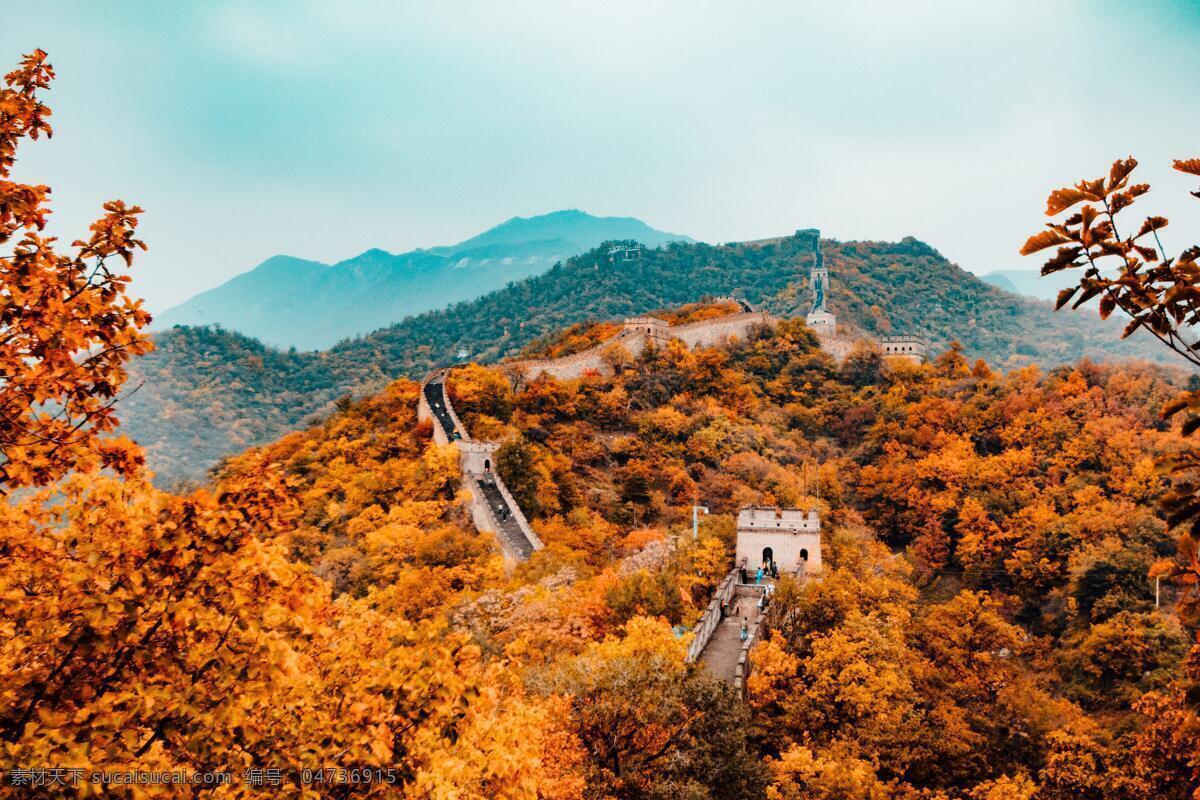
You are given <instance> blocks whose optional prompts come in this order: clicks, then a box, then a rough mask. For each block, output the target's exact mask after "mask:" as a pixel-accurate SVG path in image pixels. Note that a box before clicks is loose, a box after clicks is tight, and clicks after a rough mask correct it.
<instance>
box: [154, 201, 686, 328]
mask: <svg viewBox="0 0 1200 800" xmlns="http://www.w3.org/2000/svg"><path fill="white" fill-rule="evenodd" d="M612 239H636V240H637V241H639V242H642V243H643V244H646V245H649V246H651V247H657V246H659V245H663V244H666V243H667V242H671V241H687V242H690V241H692V240H691V239H689V238H688V237H686V236H681V235H678V234H673V233H665V232H663V231H659V230H655V229H654V228H651V227H650V226H649V225H646V224H645V223H644V222H642V221H640V220H637V219H634V218H632V217H594V216H592V215H591V214H586V213H584V212H582V211H575V210H569V211H556V212H554V213H552V214H543V215H540V216H536V217H528V218H523V217H514V218H513V219H510V220H509V221H508V222H505V223H502V224H500V225H497V226H496V227H494V228H492V229H490V230H487V231H484V232H483V233H481V234H479V235H478V236H474V237H472V238H470V239H467V240H466V241H464V242H460V243H459V244H456V245H451V246H445V247H434V248H431V249H429V250H414V251H412V252H409V253H400V254H392V253H388V252H386V251H383V250H377V249H375V250H368V251H366V252H365V253H362V254H361V255H358V256H355V257H354V258H351V259H347V260H346V261H342V262H339V263H337V264H334V265H332V266H330V265H327V264H322V263H320V262H317V261H305V260H303V259H299V258H294V257H292V256H274V257H272V258H269V259H267V260H266V261H264V262H263V263H262V264H260V265H259V266H257V267H255V268H254V269H252V270H250V271H249V272H246V273H243V274H241V275H238V276H237V277H236V278H233V279H231V280H229V281H227V282H226V283H224V284H222V285H221V286H218V287H216V288H215V289H210V290H208V291H206V292H202V293H201V294H198V295H196V296H195V297H193V298H192V299H190V300H188V301H186V302H184V303H182V304H181V305H178V306H175V307H174V308H171V309H169V310H168V311H166V312H164V313H163V314H161V315H160V316H159V317H158V318H157V319H156V320H155V322H154V329H155V330H160V331H161V330H167V329H169V328H172V327H174V326H176V325H213V324H216V325H220V326H222V327H224V328H228V329H230V330H235V331H237V332H239V333H243V334H246V335H247V336H252V337H255V338H257V339H261V340H262V341H264V342H267V343H269V344H272V345H275V346H278V347H285V348H286V347H295V348H298V349H300V350H317V349H322V348H326V347H330V346H332V345H333V344H335V343H337V342H338V341H341V340H342V339H345V338H347V337H349V336H355V335H358V334H362V333H367V332H368V331H372V330H376V329H378V328H382V327H385V326H387V325H391V324H393V323H395V322H398V321H400V320H402V319H404V318H405V317H408V316H412V315H414V314H420V313H422V312H424V311H429V310H431V309H435V308H442V307H444V306H447V305H450V304H452V303H457V302H461V301H464V300H473V299H475V298H476V297H479V296H481V295H484V294H487V293H488V292H490V291H494V290H496V289H499V288H501V287H503V286H504V285H505V284H507V283H510V282H512V281H516V280H521V279H523V278H528V277H530V276H532V275H538V274H541V273H543V272H545V271H546V270H548V269H549V268H550V267H552V266H553V265H554V264H556V263H557V262H559V261H562V260H563V259H566V258H569V257H571V256H574V255H577V254H579V253H583V252H585V251H587V250H589V249H591V248H593V247H595V246H596V245H598V244H600V243H601V242H603V241H608V240H612Z"/></svg>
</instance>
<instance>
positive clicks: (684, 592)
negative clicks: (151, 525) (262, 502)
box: [218, 323, 1197, 800]
mask: <svg viewBox="0 0 1200 800" xmlns="http://www.w3.org/2000/svg"><path fill="white" fill-rule="evenodd" d="M570 338H571V336H570V334H567V335H565V336H564V337H562V341H570ZM1181 380H1182V378H1181V376H1179V375H1178V374H1176V373H1173V372H1170V371H1166V370H1164V369H1162V368H1158V367H1152V366H1138V365H1098V364H1094V363H1091V362H1087V361H1084V362H1081V363H1080V364H1078V365H1076V366H1074V367H1060V368H1055V369H1054V370H1051V371H1049V372H1044V371H1042V370H1041V369H1039V368H1038V367H1036V366H1029V367H1025V368H1022V369H1017V370H1013V371H1011V372H1009V373H1007V374H1002V373H999V372H996V371H993V370H992V369H990V368H989V367H988V366H987V365H986V364H985V363H984V362H982V361H977V362H975V363H973V364H972V363H970V362H969V361H967V360H966V359H965V358H964V357H963V356H962V355H961V353H960V352H959V351H958V350H957V349H956V348H955V349H951V350H949V351H948V352H947V353H946V354H945V355H943V356H942V357H940V358H938V359H937V360H936V361H935V362H934V363H932V364H928V365H925V366H919V367H918V366H911V365H906V364H900V363H891V364H885V363H884V362H883V360H882V359H881V358H880V357H879V356H878V354H877V353H875V352H873V351H871V350H869V349H865V348H864V349H860V350H859V351H857V352H856V353H854V354H853V355H852V356H851V358H850V359H848V360H847V362H846V363H845V364H843V365H838V364H837V363H835V362H834V361H832V360H831V359H830V358H829V357H828V356H827V355H826V354H825V353H823V352H822V351H821V350H820V349H819V347H818V346H817V343H816V340H815V338H814V337H813V336H812V334H811V333H810V332H809V331H808V330H807V329H806V328H805V327H804V326H803V325H802V324H800V323H784V324H783V325H781V326H780V327H779V328H778V330H776V331H774V332H763V333H761V334H759V335H758V336H757V337H756V338H754V340H753V341H747V342H740V343H735V344H733V345H731V346H728V347H724V348H716V349H704V350H697V351H689V350H687V349H686V348H683V347H681V346H679V345H678V344H677V343H676V344H672V345H669V346H667V347H665V348H662V349H657V350H656V349H653V348H651V349H650V350H648V351H647V352H646V353H644V354H643V355H642V356H641V357H639V358H638V359H636V361H635V362H634V363H632V364H631V365H629V366H627V367H626V368H623V369H622V370H621V372H620V373H619V374H617V375H615V376H612V377H607V378H605V377H600V376H591V377H585V378H583V379H581V380H578V381H569V382H559V381H555V380H552V379H549V378H545V377H543V378H540V379H537V380H534V381H533V382H531V383H529V384H528V385H527V386H525V387H523V388H522V389H521V390H520V391H514V390H513V388H512V385H511V384H510V382H509V379H508V377H506V376H505V375H504V373H503V372H502V371H501V370H499V369H495V368H489V367H484V366H477V365H469V366H466V367H462V368H459V369H457V370H455V371H454V372H452V373H451V376H450V383H449V390H450V393H451V397H452V398H453V400H454V403H455V407H456V409H458V411H459V412H460V415H461V416H462V418H463V421H464V423H465V424H466V426H467V427H468V429H469V430H471V432H472V434H473V435H474V436H477V437H479V438H492V439H498V440H500V441H502V442H503V443H504V444H503V446H502V448H501V450H500V451H499V452H498V453H497V468H498V469H499V470H500V472H501V474H502V476H503V477H504V479H505V481H506V482H507V483H508V485H509V487H510V489H511V490H512V492H513V494H514V495H515V496H516V497H517V499H518V500H519V502H520V504H521V506H522V508H523V509H524V510H525V511H526V513H527V515H528V516H529V517H530V518H531V520H532V522H533V525H534V527H535V529H536V530H537V532H538V534H539V536H540V537H541V539H542V540H543V541H544V542H545V543H546V548H545V549H544V550H542V551H540V552H538V553H537V554H536V555H535V556H534V557H533V558H532V559H531V560H530V561H529V562H527V563H525V564H523V565H521V567H520V568H519V569H518V570H517V571H516V573H515V574H513V575H512V576H510V577H506V576H505V575H504V574H503V571H502V570H498V568H497V566H496V561H495V555H494V553H495V551H494V548H493V546H492V545H491V543H490V542H488V541H487V540H486V538H483V537H480V536H479V535H478V534H475V533H474V531H473V529H472V528H471V526H470V522H469V519H468V518H467V516H466V514H465V511H464V510H463V508H462V506H461V505H460V503H461V496H460V495H458V494H457V491H458V484H457V477H456V457H455V455H454V453H453V451H452V450H447V451H443V450H439V449H438V448H431V447H430V446H429V445H428V437H429V427H428V425H416V424H415V421H414V420H415V418H414V416H413V414H414V410H413V409H414V406H415V401H416V394H417V386H416V384H414V383H412V382H409V381H400V382H398V383H396V384H393V385H392V386H391V387H390V388H389V389H388V390H387V391H386V392H385V393H383V394H381V395H379V396H377V397H373V398H367V399H364V400H361V401H357V402H353V403H349V404H347V405H345V406H344V407H343V409H342V410H341V411H339V412H337V413H335V414H334V415H333V416H331V417H330V418H329V419H328V420H327V421H325V422H324V423H323V424H322V425H321V426H319V427H316V428H313V429H310V430H308V431H306V432H302V433H294V434H291V435H289V436H287V437H285V438H284V439H282V440H280V441H279V442H278V443H276V444H273V445H270V446H268V447H265V448H261V449H256V450H251V451H249V452H247V453H246V454H244V455H242V456H239V457H238V458H236V459H233V460H231V461H229V462H228V463H227V464H226V465H225V467H224V468H223V470H222V472H221V474H220V476H219V478H218V485H228V484H233V485H236V484H237V483H238V482H240V481H242V480H246V479H249V477H250V476H253V475H255V474H259V473H261V472H262V471H263V470H268V469H272V468H281V469H283V471H284V472H285V473H287V474H289V475H291V476H293V485H294V486H295V489H294V491H295V492H296V498H297V500H298V502H299V504H300V508H301V516H300V518H301V520H302V523H301V524H300V525H299V526H298V527H297V528H296V529H294V530H293V531H292V532H290V533H288V534H287V535H286V536H285V537H284V538H283V539H281V542H282V543H283V544H284V546H285V548H286V550H287V551H288V552H289V553H290V555H291V557H292V558H294V559H296V560H298V561H301V562H304V563H308V564H311V565H313V566H314V568H315V572H316V574H317V575H319V576H321V577H322V578H324V579H326V580H329V581H330V582H331V583H332V585H333V588H334V591H335V592H341V593H346V594H347V595H348V596H350V597H359V598H363V599H364V601H367V602H386V603H387V608H388V609H389V610H390V612H391V613H396V614H401V615H403V616H405V617H407V618H410V619H412V620H414V621H420V620H429V619H436V618H440V617H442V616H446V617H448V618H449V619H450V620H451V624H452V626H461V628H462V629H463V630H465V631H468V632H470V635H471V636H472V637H473V641H474V642H476V643H477V645H478V646H479V647H480V648H481V649H482V651H483V652H484V653H487V654H491V657H493V658H497V659H502V660H503V662H504V663H505V664H507V668H508V669H510V670H513V671H515V673H517V674H520V675H523V676H524V678H523V680H524V681H525V685H526V686H527V687H528V688H529V690H530V691H533V692H534V693H535V694H537V693H550V694H554V693H556V692H567V693H568V694H569V695H570V696H572V697H575V698H576V701H575V702H573V703H572V704H571V705H570V709H571V711H570V714H569V715H568V717H567V718H566V720H567V721H566V724H567V727H568V728H569V730H570V731H571V733H572V734H573V735H574V736H575V737H577V742H578V743H580V744H581V745H582V747H583V753H582V755H581V761H580V764H579V766H580V769H581V770H582V774H583V776H584V781H585V785H586V788H585V789H584V790H583V792H584V796H586V797H602V796H615V797H642V796H660V795H661V796H695V797H755V796H761V795H760V792H762V791H764V789H763V787H764V786H769V787H770V788H769V792H770V793H771V794H770V796H771V797H795V798H801V797H830V798H835V797H836V798H841V797H863V798H875V797H905V798H908V797H911V798H917V797H942V798H964V800H966V798H972V799H973V798H976V797H1004V798H1007V797H1018V798H1034V797H1037V798H1054V799H1055V800H1057V799H1058V798H1063V799H1064V800H1065V798H1074V797H1078V796H1081V795H1080V794H1079V793H1080V792H1084V794H1083V795H1082V796H1086V797H1098V798H1106V799H1107V798H1113V800H1116V798H1137V797H1144V798H1151V797H1179V798H1182V797H1185V796H1187V795H1186V792H1185V787H1187V786H1188V785H1189V783H1188V781H1189V780H1190V778H1189V775H1190V772H1189V771H1188V768H1187V767H1186V764H1187V761H1188V759H1189V758H1190V757H1191V755H1190V752H1189V750H1188V748H1190V747H1192V746H1194V743H1195V742H1196V741H1197V740H1196V739H1195V738H1194V737H1195V735H1196V734H1195V732H1194V729H1192V728H1187V727H1186V726H1185V727H1179V726H1178V724H1177V723H1178V722H1179V721H1180V720H1190V719H1191V718H1190V717H1188V716H1187V715H1188V714H1189V713H1190V712H1188V711H1187V709H1186V705H1185V704H1184V703H1183V694H1181V693H1182V692H1183V691H1184V688H1183V687H1184V686H1185V683H1184V681H1185V674H1186V672H1185V661H1184V658H1185V655H1186V653H1187V652H1188V645H1189V636H1190V633H1189V631H1187V630H1185V629H1184V628H1183V626H1182V625H1181V624H1180V622H1179V620H1178V619H1176V617H1175V616H1174V614H1172V613H1171V611H1170V608H1171V606H1170V600H1171V597H1172V596H1173V595H1172V590H1171V589H1170V587H1167V589H1166V590H1165V592H1164V595H1165V596H1166V598H1167V600H1168V602H1167V605H1166V606H1165V607H1164V608H1156V607H1155V593H1154V587H1153V583H1152V581H1151V580H1150V579H1149V578H1148V573H1149V571H1150V569H1151V567H1152V565H1154V564H1155V563H1157V562H1159V561H1162V560H1164V559H1169V558H1171V557H1172V554H1173V538H1172V535H1171V533H1170V531H1168V529H1167V526H1166V525H1165V524H1164V523H1163V522H1162V519H1161V517H1160V516H1159V514H1158V512H1157V510H1156V504H1157V501H1158V499H1159V497H1160V496H1161V494H1162V492H1163V486H1162V481H1161V479H1160V478H1159V477H1158V475H1157V474H1156V472H1155V469H1154V461H1155V459H1156V458H1158V457H1160V456H1162V455H1163V454H1166V453H1170V452H1171V451H1172V450H1173V449H1175V448H1177V447H1179V445H1180V438H1179V435H1178V433H1177V432H1176V431H1175V430H1173V429H1170V428H1168V427H1167V426H1165V425H1164V424H1163V423H1162V421H1161V420H1160V419H1159V418H1158V415H1157V408H1158V407H1159V405H1160V404H1161V403H1162V402H1163V400H1164V399H1165V398H1167V397H1170V396H1171V395H1172V393H1173V392H1175V391H1176V390H1177V389H1178V386H1179V383H1180V382H1181ZM813 462H817V463H819V464H820V470H819V472H820V478H821V485H822V490H821V498H820V504H821V511H822V514H823V521H824V523H825V526H824V534H823V535H824V540H825V548H826V553H827V573H826V575H825V576H824V579H823V580H822V581H820V582H810V583H809V584H807V585H805V586H799V585H795V584H791V583H789V582H787V581H785V582H784V583H783V584H782V585H781V588H780V590H779V592H778V593H777V601H778V602H779V603H781V604H782V605H783V607H784V608H787V609H790V610H792V611H794V612H795V613H793V614H788V615H786V616H787V618H788V619H789V620H790V621H791V622H790V624H789V625H787V626H783V627H781V628H780V629H779V630H777V631H775V632H774V634H773V635H772V636H771V638H770V639H769V640H767V641H765V642H763V643H761V644H759V645H758V646H757V647H756V651H755V652H756V656H755V658H756V664H757V665H759V666H758V668H757V670H756V674H755V675H754V677H753V678H752V680H751V684H750V689H751V693H750V701H749V707H748V708H747V707H743V706H741V705H738V704H735V705H733V706H728V705H720V704H718V706H717V707H712V708H711V709H710V710H709V711H707V712H704V713H705V714H706V715H716V716H717V718H718V719H720V720H722V725H725V726H726V727H727V728H728V726H733V727H732V728H728V729H727V730H725V731H724V733H723V734H721V735H718V734H717V733H716V732H715V731H713V730H711V729H709V728H703V729H704V730H705V731H706V732H705V733H704V734H703V735H702V736H701V735H699V734H698V731H699V730H700V729H701V728H702V727H703V723H702V722H701V720H702V719H709V717H708V716H702V715H701V713H700V709H701V708H705V707H708V706H707V705H706V704H708V703H710V702H715V701H714V700H713V699H712V698H713V697H714V695H712V694H711V692H713V691H714V690H713V689H712V688H710V687H707V685H706V684H705V683H704V680H706V679H705V678H703V676H700V675H695V674H693V673H690V672H688V671H687V670H682V671H680V670H678V668H677V667H674V666H672V667H670V668H669V669H668V668H667V667H666V666H665V665H666V664H668V663H671V664H673V663H677V662H675V661H672V660H671V658H668V659H667V660H666V661H663V660H662V657H661V655H660V653H661V652H662V651H663V650H667V651H669V650H670V648H671V647H672V646H673V645H672V641H673V637H672V636H671V634H670V631H669V630H668V629H667V628H666V627H665V625H666V624H670V625H684V626H687V625H691V624H693V623H694V622H695V621H696V619H697V617H698V615H699V614H700V612H701V611H702V610H703V608H704V606H705V605H706V603H707V601H708V597H709V592H710V591H711V590H712V588H713V587H714V586H715V584H716V582H717V581H718V580H719V579H720V577H721V576H722V575H723V574H724V572H725V571H726V570H727V569H728V568H729V565H730V563H731V558H732V555H731V554H732V544H733V539H732V537H733V518H734V516H735V515H736V511H737V509H738V508H739V507H741V506H743V505H747V504H776V503H777V504H782V505H800V506H807V505H808V504H810V503H812V502H814V499H815V498H814V497H813V484H812V482H811V480H810V479H806V476H805V475H804V471H805V469H806V466H805V465H806V464H811V463H813ZM697 497H698V498H701V499H702V500H703V502H704V503H705V504H706V505H708V507H709V508H710V510H711V511H712V516H711V517H709V518H706V520H705V522H704V524H703V526H702V535H701V538H700V540H699V541H698V542H695V543H693V542H691V541H690V532H689V526H690V519H689V510H690V506H691V504H692V502H693V500H694V499H695V498H697ZM894 553H901V554H902V556H900V557H895V556H894V555H893V554H894ZM384 598H386V600H385V599H384ZM647 618H650V619H656V620H661V621H662V622H661V623H659V624H660V625H663V627H660V628H658V629H655V628H654V626H653V624H651V623H649V622H648V621H647ZM647 626H649V627H647ZM655 630H657V633H655V632H654V631H655ZM605 637H616V638H614V639H606V638H605ZM604 641H609V642H610V643H609V644H607V645H605V644H598V643H600V642H604ZM618 642H622V643H623V644H618ZM635 642H636V644H635ZM652 642H657V643H656V644H653V643H652ZM637 647H641V648H648V650H644V651H642V653H641V655H637V656H635V655H633V653H632V651H631V648H637ZM597 648H599V649H597ZM602 652H604V653H606V654H607V655H601V653H602ZM650 652H653V653H655V655H654V656H651V655H649V653H650ZM678 655H679V654H678V653H676V655H675V656H674V657H672V658H677V657H678ZM610 659H612V660H610ZM659 670H666V671H667V677H664V675H663V674H662V673H661V672H658V671H659ZM647 693H648V694H647ZM653 697H664V698H669V700H665V701H664V702H665V703H666V704H667V705H666V707H664V708H661V709H660V708H658V707H657V706H656V704H655V703H654V702H653V700H652V698H653ZM581 698H590V699H587V700H586V701H585V700H584V699H581ZM706 698H707V699H706ZM594 703H600V705H599V706H593V705H591V704H594ZM647 706H649V708H650V709H651V710H649V711H648V710H647V708H646V707H647ZM635 709H637V711H636V712H635ZM606 714H616V715H618V716H616V717H612V718H610V717H606V716H605V715H606ZM623 714H629V715H633V717H632V718H633V719H636V727H638V728H639V729H642V728H645V729H653V728H654V727H655V726H658V725H671V724H675V723H678V724H680V725H684V726H685V727H684V730H686V731H687V732H688V735H687V736H683V737H681V739H680V740H679V741H678V742H676V743H675V744H674V745H672V746H673V747H674V748H676V750H675V754H674V756H673V757H672V761H671V763H672V764H673V765H674V766H672V767H671V768H670V769H660V768H659V767H657V766H655V764H653V763H645V762H644V761H643V760H641V759H640V757H639V752H640V751H639V747H638V746H636V745H634V744H627V745H625V746H624V747H622V748H618V750H616V751H613V750H612V746H611V743H609V742H608V741H607V739H606V737H605V733H604V731H605V726H609V725H613V724H616V721H615V720H617V719H620V718H621V717H620V715H623ZM747 715H748V716H747ZM689 719H690V720H691V722H690V723H689V722H687V720H689ZM1188 731H1193V732H1192V733H1188ZM693 734H695V735H693ZM645 735H646V736H648V737H651V738H652V737H653V735H652V734H650V733H646V734H645ZM715 746H719V747H720V748H721V750H722V752H723V753H724V754H725V755H724V756H722V760H721V764H722V767H723V769H724V770H725V771H719V772H712V773H710V772H708V771H707V768H705V767H704V766H702V765H705V764H711V763H712V761H711V759H712V758H713V756H712V754H711V749H712V748H713V747H715ZM614 759H615V761H614ZM614 763H616V764H619V765H620V769H619V770H616V769H614V767H613V764H614ZM730 772H732V773H733V774H730ZM683 791H686V792H690V794H684V795H679V794H672V793H673V792H683ZM655 792H658V793H660V794H655Z"/></svg>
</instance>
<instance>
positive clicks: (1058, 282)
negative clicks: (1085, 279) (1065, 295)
mask: <svg viewBox="0 0 1200 800" xmlns="http://www.w3.org/2000/svg"><path fill="white" fill-rule="evenodd" d="M979 278H980V280H982V281H984V282H985V283H990V284H991V285H992V286H996V287H999V288H1001V289H1003V290H1004V291H1006V292H1012V293H1013V294H1023V295H1025V296H1026V297H1033V298H1036V299H1038V300H1048V301H1050V302H1054V301H1055V300H1056V299H1057V298H1058V293H1059V291H1060V290H1062V289H1066V288H1067V287H1068V286H1075V285H1077V284H1078V283H1079V271H1078V270H1066V271H1063V272H1056V273H1054V274H1053V275H1047V276H1046V277H1044V278H1043V277H1042V274H1041V272H1039V271H1038V270H1036V269H998V270H994V271H992V272H989V273H987V274H986V275H980V276H979Z"/></svg>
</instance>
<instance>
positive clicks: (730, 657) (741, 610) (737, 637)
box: [700, 597, 759, 684]
mask: <svg viewBox="0 0 1200 800" xmlns="http://www.w3.org/2000/svg"><path fill="white" fill-rule="evenodd" d="M758 614H759V610H758V598H757V597H734V602H733V603H732V604H731V607H730V609H729V612H728V613H727V614H726V615H725V619H723V620H721V624H720V625H718V626H717V628H716V630H714V631H713V634H712V638H711V639H709V640H708V645H707V646H705V648H704V652H703V653H701V654H700V663H701V664H703V665H704V667H705V669H707V670H708V671H709V672H710V673H711V674H712V675H713V676H714V677H717V678H720V679H721V680H723V681H725V682H726V683H729V684H732V683H733V681H734V677H735V676H736V672H737V662H738V657H739V656H740V655H741V652H742V620H743V619H744V620H745V621H746V625H747V627H749V628H753V627H754V623H755V622H756V621H757V620H758Z"/></svg>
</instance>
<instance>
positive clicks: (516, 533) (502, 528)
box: [475, 478, 533, 561]
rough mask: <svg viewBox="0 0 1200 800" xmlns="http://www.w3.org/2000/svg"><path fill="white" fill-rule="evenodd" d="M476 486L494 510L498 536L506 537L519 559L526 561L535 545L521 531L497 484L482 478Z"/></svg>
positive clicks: (505, 539) (476, 482)
mask: <svg viewBox="0 0 1200 800" xmlns="http://www.w3.org/2000/svg"><path fill="white" fill-rule="evenodd" d="M475 485H476V486H477V487H478V488H479V491H480V492H482V494H483V496H484V497H485V498H487V504H488V507H489V508H490V509H492V514H493V516H494V517H495V518H496V527H497V529H498V530H497V531H496V535H497V536H502V537H504V541H505V542H506V543H507V544H508V546H509V547H510V548H511V549H512V552H513V553H515V554H516V556H517V558H518V559H520V560H522V561H524V560H525V559H527V558H529V557H530V556H531V555H533V544H532V543H530V541H529V539H528V538H527V537H526V536H525V531H523V530H521V523H519V522H517V518H516V516H515V515H514V514H513V512H512V509H511V508H509V505H508V501H506V500H505V499H504V495H502V494H500V490H499V489H498V488H496V484H495V483H494V482H493V481H492V480H491V479H488V478H480V479H478V480H476V481H475ZM500 509H503V511H501V510H500Z"/></svg>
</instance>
